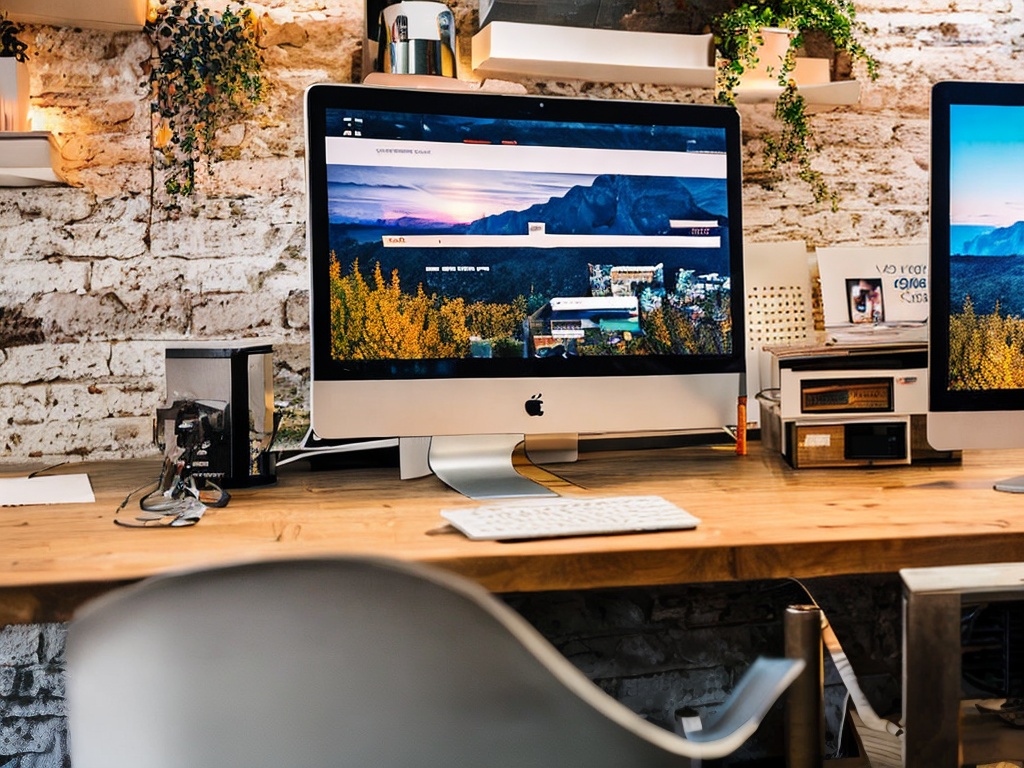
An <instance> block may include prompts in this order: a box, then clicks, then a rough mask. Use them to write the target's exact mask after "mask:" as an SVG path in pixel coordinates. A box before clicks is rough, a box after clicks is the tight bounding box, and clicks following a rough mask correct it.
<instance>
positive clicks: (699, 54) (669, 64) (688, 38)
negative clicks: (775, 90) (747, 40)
mask: <svg viewBox="0 0 1024 768" xmlns="http://www.w3.org/2000/svg"><path fill="white" fill-rule="evenodd" d="M713 53H714V51H713V43H712V39H711V35H677V34H668V33H664V32H629V31H623V30H615V29H590V28H580V27H563V26H555V25H550V24H526V23H521V22H513V21H492V22H490V23H489V24H487V25H486V26H485V27H484V28H483V29H481V30H480V31H479V32H477V33H476V34H475V35H474V36H473V40H472V62H473V71H474V73H476V74H477V75H481V76H484V77H501V76H504V77H508V76H519V77H539V78H544V77H557V78H566V79H573V80H590V81H594V82H627V83H657V84H661V85H677V86H690V87H696V88H712V87H714V84H715V68H714V65H713V62H714V55H713Z"/></svg>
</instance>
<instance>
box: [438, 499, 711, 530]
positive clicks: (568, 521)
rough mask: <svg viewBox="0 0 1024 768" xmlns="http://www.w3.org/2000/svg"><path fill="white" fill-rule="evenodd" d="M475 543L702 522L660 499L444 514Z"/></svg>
mask: <svg viewBox="0 0 1024 768" xmlns="http://www.w3.org/2000/svg"><path fill="white" fill-rule="evenodd" d="M441 516H442V517H444V518H445V519H446V520H447V521H448V522H450V523H451V524H452V525H454V526H455V527H456V528H458V529H459V530H460V531H462V532H463V533H464V534H466V536H468V537H469V538H471V539H478V540H479V539H491V540H507V539H542V538H550V537H555V536H592V535H597V534H607V533H635V532H638V531H662V530H674V529H684V528H696V527H697V525H698V524H699V523H700V520H699V519H698V518H696V517H694V516H693V515H691V514H690V513H689V512H687V511H686V510H684V509H681V508H679V507H677V506H676V505H675V504H673V503H672V502H670V501H667V500H665V499H663V498H662V497H661V496H605V497H601V498H593V499H569V498H557V499H517V500H514V501H501V502H495V503H490V504H485V505H483V506H479V507H464V508H458V509H442V510H441Z"/></svg>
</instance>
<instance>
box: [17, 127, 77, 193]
mask: <svg viewBox="0 0 1024 768" xmlns="http://www.w3.org/2000/svg"><path fill="white" fill-rule="evenodd" d="M59 168H60V150H59V149H58V148H57V142H56V141H54V138H53V135H52V134H50V133H48V132H46V131H25V132H16V131H5V132H0V187H39V186H47V185H52V184H67V180H66V179H65V178H64V176H63V175H62V174H61V172H60V170H59Z"/></svg>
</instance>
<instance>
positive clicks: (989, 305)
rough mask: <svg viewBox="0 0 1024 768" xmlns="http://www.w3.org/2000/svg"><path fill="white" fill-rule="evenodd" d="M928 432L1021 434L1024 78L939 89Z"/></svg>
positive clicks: (965, 436) (967, 440) (941, 436)
mask: <svg viewBox="0 0 1024 768" xmlns="http://www.w3.org/2000/svg"><path fill="white" fill-rule="evenodd" d="M931 120H932V155H931V183H932V188H931V262H930V269H929V280H930V282H931V289H930V296H931V310H930V312H929V415H928V440H929V442H930V443H931V445H932V446H933V447H935V448H938V449H943V450H948V449H958V448H1001V447H1013V446H1024V182H1022V179H1024V83H972V82H943V83H939V84H937V85H936V86H935V87H934V89H933V91H932V117H931Z"/></svg>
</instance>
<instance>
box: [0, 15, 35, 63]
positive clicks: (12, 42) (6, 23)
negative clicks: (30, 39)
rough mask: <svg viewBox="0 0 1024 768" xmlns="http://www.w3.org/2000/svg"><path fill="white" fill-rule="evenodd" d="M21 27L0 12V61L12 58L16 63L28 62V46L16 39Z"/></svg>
mask: <svg viewBox="0 0 1024 768" xmlns="http://www.w3.org/2000/svg"><path fill="white" fill-rule="evenodd" d="M20 34H21V25H19V24H16V23H15V22H13V21H11V20H10V19H8V18H7V14H6V12H3V11H0V59H8V58H13V59H15V60H16V61H28V53H26V51H28V44H27V43H24V42H22V40H21V39H20V38H19V37H18V35H20Z"/></svg>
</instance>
